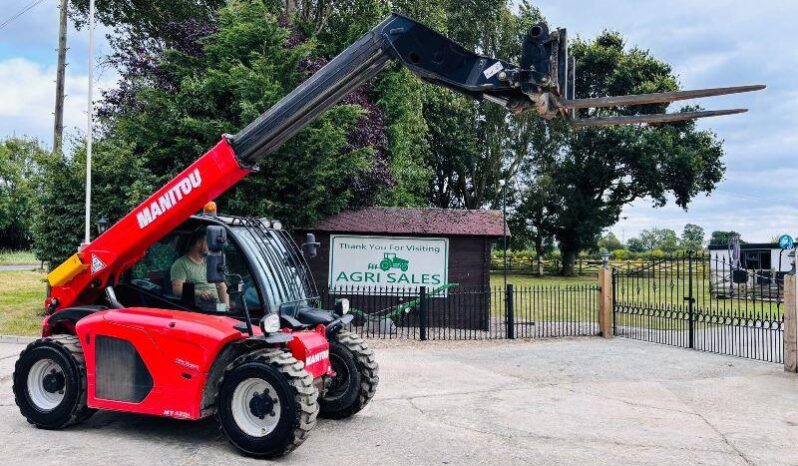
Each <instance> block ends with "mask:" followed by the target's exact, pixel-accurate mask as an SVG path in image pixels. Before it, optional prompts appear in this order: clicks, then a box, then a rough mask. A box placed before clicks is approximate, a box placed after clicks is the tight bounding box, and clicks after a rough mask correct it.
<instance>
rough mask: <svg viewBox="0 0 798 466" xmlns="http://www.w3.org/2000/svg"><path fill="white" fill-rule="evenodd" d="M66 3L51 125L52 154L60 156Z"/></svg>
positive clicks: (64, 2)
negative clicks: (53, 116) (53, 114)
mask: <svg viewBox="0 0 798 466" xmlns="http://www.w3.org/2000/svg"><path fill="white" fill-rule="evenodd" d="M67 3H68V0H61V14H60V16H59V21H58V65H57V67H56V74H55V120H54V123H53V153H55V154H56V155H59V156H60V155H61V147H62V146H63V138H64V82H65V77H64V74H65V73H66V52H67Z"/></svg>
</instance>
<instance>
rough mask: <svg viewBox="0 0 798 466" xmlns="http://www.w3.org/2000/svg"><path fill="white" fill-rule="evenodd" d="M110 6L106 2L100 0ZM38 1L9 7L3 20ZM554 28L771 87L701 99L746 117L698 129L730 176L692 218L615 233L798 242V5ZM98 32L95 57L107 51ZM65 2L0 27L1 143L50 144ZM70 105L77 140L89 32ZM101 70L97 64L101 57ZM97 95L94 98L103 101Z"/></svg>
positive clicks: (638, 210)
mask: <svg viewBox="0 0 798 466" xmlns="http://www.w3.org/2000/svg"><path fill="white" fill-rule="evenodd" d="M98 1H102V0H98ZM30 3H31V0H2V4H3V7H4V8H2V9H0V23H2V22H3V21H4V20H5V19H7V18H9V17H11V16H12V15H13V14H14V13H16V12H17V11H19V10H21V9H22V8H23V7H25V6H26V5H28V4H30ZM534 4H535V5H537V6H539V7H540V8H541V10H542V12H543V14H544V15H545V16H546V18H547V19H548V21H549V23H550V24H551V25H552V26H555V27H566V28H568V33H569V35H570V36H572V37H573V36H575V35H579V36H580V37H583V38H591V37H594V36H595V35H597V34H598V33H600V32H601V31H602V30H603V29H613V30H617V31H619V32H621V33H622V34H623V35H624V36H625V37H626V38H627V41H628V44H629V45H636V46H639V47H641V48H644V49H649V50H650V51H651V53H652V54H653V55H654V56H656V57H658V58H660V59H663V60H665V61H667V62H668V63H670V64H671V65H672V66H673V69H674V71H675V73H676V74H677V75H678V76H679V78H680V82H681V84H682V87H683V88H685V89H698V88H705V87H723V86H732V85H742V84H760V83H761V84H767V85H768V89H767V90H765V91H762V92H758V93H754V94H742V95H737V96H728V97H721V98H712V99H702V100H699V101H696V103H700V104H701V105H702V106H704V107H705V108H707V109H722V108H738V107H744V108H749V109H750V111H749V113H746V114H743V115H736V116H728V117H720V118H712V119H706V120H703V121H701V122H700V123H699V125H700V127H701V128H706V129H711V130H713V131H715V132H716V133H717V135H718V137H719V138H721V139H723V140H724V141H725V144H724V147H725V150H726V156H725V159H724V161H725V163H726V167H727V170H726V176H725V178H724V180H723V181H722V182H721V183H720V184H719V185H718V186H717V188H716V190H715V191H714V192H713V193H712V194H711V195H710V196H708V197H706V196H703V195H701V196H699V197H697V198H696V199H695V200H694V201H693V202H692V203H691V204H690V206H689V209H688V210H687V211H684V210H682V209H681V208H679V207H677V206H675V204H673V203H669V204H668V205H667V206H665V207H663V208H658V209H655V208H653V207H652V206H651V201H650V200H646V199H642V200H638V201H637V202H635V203H634V204H632V205H630V206H629V207H627V208H625V209H624V212H623V214H622V219H621V221H620V222H619V223H618V224H617V225H616V226H615V227H614V228H613V229H612V231H613V232H614V233H615V234H616V236H618V238H621V239H623V240H626V239H629V238H630V237H632V236H636V235H638V234H639V232H640V231H641V230H643V229H650V228H655V227H656V228H671V229H674V230H676V231H677V232H679V233H680V232H681V230H682V228H683V227H684V225H685V223H695V224H698V225H701V226H702V227H704V229H705V230H706V231H707V236H708V235H709V232H711V231H713V230H735V231H738V232H740V233H741V234H742V237H743V239H745V240H747V241H769V240H770V239H771V238H772V237H774V236H777V235H779V234H782V233H790V234H793V235H796V234H798V197H796V196H795V194H794V193H795V190H796V188H795V187H796V186H798V157H797V156H798V131H796V126H797V125H796V120H798V76H796V71H798V45H796V44H798V27H797V26H796V24H798V2H796V1H784V0H760V1H758V2H756V4H755V7H753V5H754V4H753V3H751V2H750V1H743V0H711V1H710V0H703V1H698V0H693V1H687V0H569V1H567V2H566V1H562V0H536V1H534ZM106 32H107V31H106V30H104V29H98V32H97V33H96V40H97V45H96V49H95V50H96V51H95V55H96V56H97V57H102V56H103V55H105V54H107V53H109V51H110V48H109V46H108V43H107V41H106V40H105V38H104V36H105V34H106ZM57 42H58V1H57V0H43V1H42V3H41V4H39V5H37V6H36V7H34V8H33V9H32V10H30V11H29V12H27V13H26V14H25V15H23V16H21V17H19V18H18V19H16V20H15V21H13V22H11V23H9V24H8V25H7V26H6V27H4V28H3V29H0V138H2V137H7V136H11V135H26V136H30V137H35V138H38V139H40V140H41V141H43V142H44V144H45V145H46V146H48V147H49V146H51V145H52V126H53V106H54V99H55V83H54V79H55V65H56V58H57V57H56V51H55V48H56V46H57ZM68 42H69V52H68V57H67V62H68V64H69V66H68V68H67V83H66V94H67V98H66V103H65V115H64V121H65V128H66V130H67V134H68V135H73V136H74V135H80V134H82V133H83V129H84V128H85V127H86V106H87V103H86V98H87V82H88V78H87V73H88V33H87V31H86V30H85V29H84V30H82V31H76V30H75V29H74V28H72V27H70V29H69V32H68ZM98 62H99V60H98ZM116 80H117V75H116V74H115V73H114V71H113V70H112V69H108V68H107V67H103V66H99V65H98V66H95V75H94V81H95V86H96V89H100V90H101V89H104V88H109V87H112V86H113V85H114V83H115V82H116ZM99 94H100V93H99V91H98V90H95V95H99Z"/></svg>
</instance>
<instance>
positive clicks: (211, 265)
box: [205, 252, 226, 283]
mask: <svg viewBox="0 0 798 466" xmlns="http://www.w3.org/2000/svg"><path fill="white" fill-rule="evenodd" d="M205 266H206V267H207V271H206V275H207V279H208V283H222V282H223V281H224V273H225V268H226V267H225V260H224V252H212V253H210V254H208V257H206V258H205Z"/></svg>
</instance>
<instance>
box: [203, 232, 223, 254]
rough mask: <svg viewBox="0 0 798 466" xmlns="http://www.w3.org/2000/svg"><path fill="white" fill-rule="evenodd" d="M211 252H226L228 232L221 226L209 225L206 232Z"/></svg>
mask: <svg viewBox="0 0 798 466" xmlns="http://www.w3.org/2000/svg"><path fill="white" fill-rule="evenodd" d="M205 237H206V239H207V240H208V250H209V251H210V252H212V253H213V252H224V247H225V246H226V245H227V230H226V229H225V228H224V227H222V226H219V225H209V226H208V228H207V229H206V232H205Z"/></svg>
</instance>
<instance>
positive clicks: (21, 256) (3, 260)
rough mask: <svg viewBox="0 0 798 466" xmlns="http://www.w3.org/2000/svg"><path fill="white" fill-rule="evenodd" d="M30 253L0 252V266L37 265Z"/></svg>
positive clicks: (34, 257)
mask: <svg viewBox="0 0 798 466" xmlns="http://www.w3.org/2000/svg"><path fill="white" fill-rule="evenodd" d="M38 263H39V261H38V260H36V256H35V255H34V254H33V252H32V251H8V250H2V251H0V265H22V264H38Z"/></svg>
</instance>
